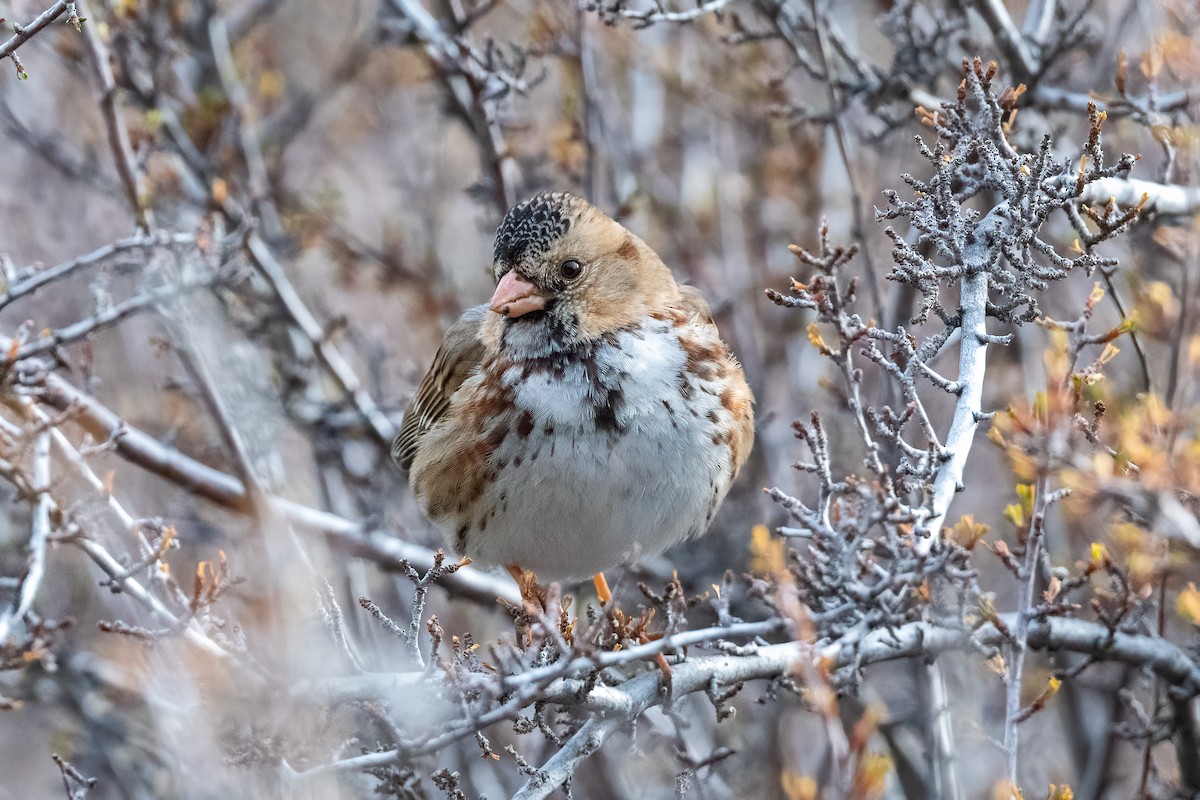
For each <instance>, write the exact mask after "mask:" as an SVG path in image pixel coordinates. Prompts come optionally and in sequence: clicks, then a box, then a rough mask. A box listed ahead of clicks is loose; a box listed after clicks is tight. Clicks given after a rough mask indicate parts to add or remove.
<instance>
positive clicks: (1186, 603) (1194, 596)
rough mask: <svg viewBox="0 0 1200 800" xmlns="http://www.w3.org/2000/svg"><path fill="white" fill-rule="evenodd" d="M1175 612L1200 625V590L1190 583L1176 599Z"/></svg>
mask: <svg viewBox="0 0 1200 800" xmlns="http://www.w3.org/2000/svg"><path fill="white" fill-rule="evenodd" d="M1175 612H1176V613H1177V614H1179V616H1181V617H1183V618H1184V619H1186V620H1187V621H1188V622H1190V623H1192V624H1193V625H1200V590H1198V589H1196V584H1194V583H1189V584H1188V585H1187V588H1186V589H1184V590H1183V591H1182V592H1180V593H1179V597H1178V598H1176V600H1175Z"/></svg>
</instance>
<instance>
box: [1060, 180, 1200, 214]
mask: <svg viewBox="0 0 1200 800" xmlns="http://www.w3.org/2000/svg"><path fill="white" fill-rule="evenodd" d="M1110 199H1112V200H1115V201H1116V202H1117V205H1120V206H1123V207H1125V208H1130V207H1132V206H1136V205H1139V204H1141V202H1142V200H1143V199H1144V200H1145V202H1146V204H1145V206H1143V208H1144V209H1145V210H1146V211H1154V212H1157V213H1159V214H1164V215H1169V216H1185V217H1190V216H1192V215H1193V214H1196V213H1200V187H1196V186H1177V185H1174V184H1167V183H1154V182H1153V181H1139V180H1134V179H1132V178H1101V179H1100V180H1098V181H1095V182H1093V183H1089V184H1088V185H1087V186H1085V187H1084V189H1083V195H1082V196H1081V197H1080V200H1082V201H1083V202H1084V203H1088V204H1091V205H1097V206H1099V205H1104V204H1105V203H1107V202H1108V201H1109V200H1110Z"/></svg>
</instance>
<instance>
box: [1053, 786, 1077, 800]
mask: <svg viewBox="0 0 1200 800" xmlns="http://www.w3.org/2000/svg"><path fill="white" fill-rule="evenodd" d="M1046 800H1075V792H1073V791H1071V787H1070V786H1067V785H1066V784H1065V783H1064V784H1063V785H1062V786H1057V785H1055V784H1053V783H1052V784H1050V791H1049V792H1047V793H1046Z"/></svg>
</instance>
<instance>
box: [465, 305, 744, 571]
mask: <svg viewBox="0 0 1200 800" xmlns="http://www.w3.org/2000/svg"><path fill="white" fill-rule="evenodd" d="M592 368H593V369H596V370H598V376H599V381H600V382H601V383H603V384H604V385H605V386H616V387H618V391H619V396H617V397H616V402H614V403H613V408H612V411H613V416H614V417H615V420H616V430H614V429H612V427H611V426H605V425H598V424H597V419H596V414H597V412H596V407H595V404H594V400H595V390H594V389H593V386H594V385H595V381H596V379H597V376H596V375H592V376H589V375H588V374H587V373H586V372H585V369H587V367H585V365H584V364H582V363H569V364H568V365H567V367H566V369H565V372H564V373H563V374H561V375H558V374H551V373H549V372H546V373H535V374H532V375H528V376H523V375H522V374H521V369H520V368H518V367H514V368H511V369H510V370H509V373H511V374H505V375H504V378H503V380H504V383H505V384H507V385H508V386H510V387H512V389H513V390H514V392H515V402H516V405H517V406H518V408H519V409H520V410H521V411H528V412H530V413H531V414H532V416H533V420H534V426H533V430H532V432H531V433H530V434H529V436H528V437H527V438H523V439H520V438H517V437H514V436H509V437H507V438H506V439H505V441H504V442H503V443H502V444H501V445H500V447H499V448H498V450H497V451H496V453H495V454H494V456H493V457H494V459H495V460H496V462H497V463H499V464H503V465H506V466H504V467H502V468H501V469H499V470H498V473H497V477H496V481H495V483H494V484H492V485H491V486H490V487H489V489H488V490H487V492H486V495H487V497H486V503H487V505H488V506H489V507H490V508H491V509H492V511H493V512H494V516H492V517H491V518H489V519H488V522H487V526H486V528H485V529H483V530H479V531H472V532H471V534H470V535H469V536H468V538H467V541H466V545H467V546H466V553H467V555H469V556H471V557H472V558H476V559H478V560H481V561H484V562H488V563H495V564H508V563H517V564H520V565H521V566H523V567H525V568H526V569H531V570H533V571H534V572H537V573H539V574H543V575H545V576H546V577H583V576H585V575H588V574H592V573H594V572H596V571H598V570H601V569H604V568H605V567H607V566H609V565H611V564H613V563H616V562H619V561H621V560H622V559H623V558H625V557H627V556H636V555H645V554H650V553H657V552H660V551H662V550H664V549H665V548H667V547H669V546H670V545H672V544H674V543H676V542H678V541H680V540H682V539H684V538H686V537H688V536H691V535H699V534H700V533H703V532H704V530H705V528H706V527H707V525H708V522H709V517H710V515H711V513H712V511H713V509H714V508H715V507H716V505H717V504H718V503H719V502H720V500H721V499H722V498H723V497H724V494H725V492H726V491H727V490H728V488H729V487H728V480H727V476H728V472H729V457H730V455H729V450H728V449H727V448H725V447H714V446H713V441H712V437H713V424H714V421H715V420H716V419H717V416H718V415H719V414H721V413H723V411H724V410H723V409H722V407H721V401H720V399H719V396H718V395H719V389H717V388H716V387H714V386H712V385H711V384H710V383H709V382H708V381H703V380H701V379H700V378H698V377H696V376H694V375H689V374H686V373H685V355H684V351H683V349H682V348H681V347H680V345H679V341H678V338H677V335H676V333H675V331H674V330H672V329H671V327H670V325H669V324H667V323H656V324H654V325H653V326H647V328H643V329H642V330H641V331H639V332H636V333H630V332H625V333H621V334H620V338H619V341H618V342H617V344H616V345H615V346H613V345H608V346H602V347H600V348H598V350H597V352H596V355H595V358H594V360H593V367H592ZM681 380H686V381H688V382H690V384H691V385H690V387H688V390H686V391H685V392H683V393H681V389H680V381H681ZM685 396H687V398H688V399H686V400H685Z"/></svg>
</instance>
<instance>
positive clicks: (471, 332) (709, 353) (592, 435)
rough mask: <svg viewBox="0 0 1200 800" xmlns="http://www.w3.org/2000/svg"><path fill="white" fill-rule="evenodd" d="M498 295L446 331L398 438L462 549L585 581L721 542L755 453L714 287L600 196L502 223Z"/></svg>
mask: <svg viewBox="0 0 1200 800" xmlns="http://www.w3.org/2000/svg"><path fill="white" fill-rule="evenodd" d="M491 277H492V280H493V282H494V285H495V288H494V292H493V294H492V297H491V300H490V301H488V302H487V303H485V304H483V305H478V306H475V307H473V308H469V309H467V310H466V311H465V312H463V314H462V316H461V317H460V318H459V319H458V320H457V321H456V322H455V323H454V324H453V325H451V326H450V328H449V329H448V330H447V331H446V333H445V336H444V338H443V341H442V343H441V346H440V347H439V349H438V350H437V353H436V354H435V356H434V359H433V364H432V366H431V367H430V368H429V371H428V373H427V374H426V375H425V377H424V379H423V380H422V381H421V383H420V385H419V386H418V388H417V390H416V392H415V394H414V396H413V398H412V400H411V402H410V403H409V406H408V409H407V411H406V413H405V416H404V420H403V423H402V425H401V429H400V431H399V433H398V434H397V435H396V438H395V440H394V442H393V445H392V458H393V460H394V461H395V463H396V465H397V466H398V467H399V468H400V469H401V471H403V472H405V473H407V475H408V481H409V484H410V485H411V487H412V490H413V492H414V495H415V497H416V500H417V502H418V505H419V506H420V509H421V511H422V512H423V513H424V515H425V516H426V517H427V518H428V519H429V520H430V521H432V522H433V523H434V525H435V526H436V527H437V528H438V529H439V530H440V532H441V533H442V535H443V537H444V539H445V541H446V543H447V545H448V546H449V547H450V548H451V549H452V550H453V551H455V552H456V553H458V554H460V555H463V556H466V557H468V558H470V559H471V560H472V561H473V562H475V563H477V564H481V565H494V566H504V567H507V568H508V569H509V571H510V572H511V573H512V574H513V576H514V577H516V578H517V579H518V583H519V584H520V583H521V580H522V575H528V574H532V575H536V576H539V577H541V578H543V579H549V580H575V579H583V578H586V577H587V576H589V575H594V576H595V580H596V585H597V590H598V592H600V593H601V598H600V599H601V601H602V602H604V601H605V599H606V598H605V597H604V594H605V593H606V592H607V584H606V583H602V581H603V575H602V573H603V571H604V570H608V569H611V568H613V567H615V566H617V565H618V564H622V563H628V562H630V561H631V560H636V559H638V558H643V557H648V556H651V555H656V554H658V553H661V552H662V551H664V550H666V549H667V548H668V547H670V546H671V545H674V544H676V543H678V542H681V541H683V540H685V539H688V538H691V537H697V536H700V535H702V534H704V533H705V532H706V530H707V529H708V527H709V524H710V523H711V522H712V519H713V516H714V515H715V514H716V511H717V509H718V507H719V506H720V505H721V502H722V501H723V500H724V498H725V495H726V494H727V493H728V491H729V488H730V486H731V485H732V483H733V481H734V479H735V478H736V477H737V474H738V471H739V470H740V469H741V467H742V465H743V464H744V463H745V462H746V458H747V456H748V455H749V453H750V450H751V448H752V446H753V443H754V410H753V402H754V400H753V396H752V394H751V390H750V387H749V385H748V384H747V382H746V376H745V374H744V372H743V370H742V367H741V365H740V364H739V363H738V361H737V359H736V358H734V356H733V355H732V354H731V352H730V350H729V347H728V346H727V345H726V344H725V342H724V341H723V340H722V339H721V337H720V334H719V333H718V331H717V327H716V325H715V323H714V322H713V318H712V314H711V313H710V309H709V304H708V302H707V301H706V300H705V299H704V296H703V294H701V292H700V291H699V290H698V289H696V288H694V287H691V286H687V285H680V284H679V283H678V282H677V281H676V280H675V278H674V276H673V275H672V273H671V271H670V269H669V268H668V267H667V266H666V265H665V264H664V263H663V261H662V260H661V259H660V258H659V257H658V255H657V254H656V253H655V252H654V250H652V249H651V248H650V247H649V246H648V245H647V244H646V243H645V242H644V241H643V240H642V239H641V238H639V237H638V236H636V235H635V234H633V233H632V232H630V231H629V230H627V229H626V228H625V227H624V226H623V225H621V224H620V223H619V222H617V221H615V220H614V219H612V218H611V217H609V216H608V215H607V214H605V213H604V212H603V211H601V210H599V209H598V208H596V207H595V206H593V205H592V204H591V203H589V202H588V201H587V200H585V199H583V198H581V197H579V196H577V195H574V194H570V193H566V192H554V193H541V194H538V195H536V196H533V197H531V198H529V199H527V200H525V201H524V202H521V203H519V204H518V205H516V206H514V207H513V208H512V209H511V210H510V211H509V212H508V213H507V214H506V215H505V217H504V219H503V221H502V222H501V223H500V226H499V228H498V229H497V231H496V237H495V243H494V246H493V252H492V267H491Z"/></svg>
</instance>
